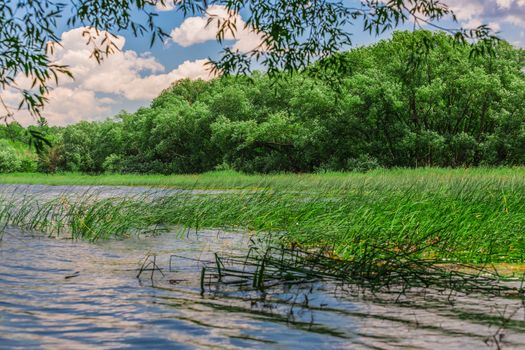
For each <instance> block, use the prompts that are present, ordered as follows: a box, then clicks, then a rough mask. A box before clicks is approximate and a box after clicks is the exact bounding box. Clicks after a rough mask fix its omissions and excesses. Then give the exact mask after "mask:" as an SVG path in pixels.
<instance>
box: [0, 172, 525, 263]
mask: <svg viewBox="0 0 525 350" xmlns="http://www.w3.org/2000/svg"><path fill="white" fill-rule="evenodd" d="M522 175H523V170H522V169H517V170H510V169H508V170H507V169H502V170H494V171H492V170H474V171H472V172H470V171H469V170H464V171H461V170H457V171H445V170H443V171H441V170H435V169H431V170H420V171H392V172H385V171H382V172H377V173H373V174H365V175H363V174H355V175H350V176H348V175H341V174H327V175H304V177H301V176H297V177H295V176H290V175H279V176H275V177H273V178H272V180H271V181H273V182H271V183H269V182H268V179H266V180H264V181H262V182H260V183H257V182H253V183H251V184H250V185H249V186H248V185H246V183H243V188H245V189H244V190H240V191H229V192H213V191H212V192H210V193H202V192H185V193H177V194H173V195H170V196H166V197H158V196H147V195H141V196H136V197H131V198H115V199H104V200H98V199H96V198H92V197H90V196H86V197H84V198H81V199H79V200H78V201H72V200H68V199H67V198H62V199H57V200H53V201H50V202H47V203H35V201H36V202H37V199H32V200H25V201H24V202H23V203H15V204H13V203H8V201H6V200H4V201H3V204H2V209H1V211H0V222H2V223H4V224H10V225H16V226H19V227H22V228H24V229H30V230H37V231H42V232H46V233H48V234H53V235H65V234H69V235H71V236H72V237H74V238H84V239H88V240H96V239H105V238H110V237H117V238H120V237H126V236H129V235H131V234H135V233H137V232H144V231H146V232H147V231H151V230H153V231H157V230H159V228H165V227H166V226H171V227H176V228H177V230H178V231H177V232H182V231H181V230H182V229H187V228H191V229H197V230H198V229H199V228H223V229H227V230H241V231H253V232H258V233H261V234H264V233H270V232H272V233H276V232H278V233H281V234H282V235H280V237H281V239H282V240H285V241H286V242H288V243H290V244H300V245H304V246H319V245H322V246H328V247H330V249H331V251H332V253H333V254H334V255H337V256H339V257H341V258H345V259H352V258H355V257H356V256H360V255H362V254H366V252H367V250H368V249H369V248H370V247H371V246H373V247H374V249H375V250H376V251H377V250H378V249H379V250H380V249H384V250H390V251H405V252H411V253H414V254H417V255H418V256H419V257H422V258H429V259H441V261H463V262H501V261H504V262H523V261H524V252H525V178H524V177H523V176H522ZM208 176H212V175H208ZM305 178H307V180H305ZM279 181H280V182H279ZM197 187H198V188H201V189H202V188H203V187H204V186H199V185H197ZM211 187H212V188H216V186H213V185H212V186H211ZM240 188H241V187H240ZM246 188H248V189H246ZM35 206H36V207H38V210H35V209H34V208H35Z"/></svg>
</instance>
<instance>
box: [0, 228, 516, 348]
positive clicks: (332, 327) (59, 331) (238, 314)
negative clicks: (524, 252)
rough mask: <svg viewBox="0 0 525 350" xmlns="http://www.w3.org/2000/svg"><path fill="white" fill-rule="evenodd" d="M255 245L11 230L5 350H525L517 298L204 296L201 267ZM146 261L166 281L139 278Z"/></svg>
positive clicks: (2, 305) (202, 236)
mask: <svg viewBox="0 0 525 350" xmlns="http://www.w3.org/2000/svg"><path fill="white" fill-rule="evenodd" d="M248 239H249V237H248V236H247V235H243V234H241V233H225V232H217V231H213V230H210V231H200V232H198V233H195V232H192V233H190V234H188V235H187V236H184V237H178V236H176V235H175V234H173V233H166V234H163V235H161V236H156V237H142V238H133V239H128V240H124V241H108V242H99V243H95V244H90V243H86V242H79V241H71V240H64V239H62V240H59V239H51V238H47V237H40V236H38V235H34V234H33V235H30V234H28V233H24V232H20V231H18V230H17V229H16V228H8V229H7V231H6V232H5V234H4V237H3V240H2V241H1V243H0V349H17V348H19V349H28V348H42V349H90V348H93V349H117V348H119V349H120V348H130V349H133V348H137V349H139V348H141V349H142V348H149V349H166V348H177V349H179V348H181V349H184V348H190V349H193V348H218V349H220V348H225V349H236V348H260V349H267V348H271V349H296V348H301V349H330V348H332V349H369V348H376V349H377V348H379V349H396V348H400V347H403V348H413V349H445V348H446V349H480V348H481V349H483V348H487V349H490V348H494V349H495V348H498V346H499V347H501V348H503V349H519V348H525V313H524V310H523V307H522V303H521V300H519V299H517V298H511V297H508V298H503V297H498V298H496V297H492V298H488V297H486V296H479V295H470V296H464V295H454V296H453V297H452V298H449V295H448V291H441V292H431V293H421V292H420V291H414V292H412V293H409V294H407V295H406V296H405V297H403V298H401V299H400V300H397V302H396V300H395V299H397V298H395V296H391V295H376V296H374V295H371V294H370V293H365V294H362V293H355V292H351V291H341V290H337V291H336V290H335V287H334V286H333V285H330V284H320V283H313V284H311V285H305V286H276V287H275V288H274V289H273V290H270V291H268V292H267V293H263V294H261V293H253V292H250V293H247V292H242V291H239V290H237V289H236V288H235V287H234V286H224V288H222V289H221V288H219V289H217V290H206V292H205V293H204V294H203V295H201V284H200V271H201V267H202V265H203V264H204V263H203V262H204V261H206V260H213V253H215V252H223V253H224V254H229V253H231V252H243V251H245V250H246V247H247V246H248ZM148 255H149V256H153V255H155V256H156V258H155V259H156V260H155V261H156V264H157V265H158V266H159V267H160V268H162V271H163V272H162V273H161V272H159V271H155V270H148V271H143V273H142V274H141V275H140V278H137V274H138V270H139V269H140V267H141V266H142V265H143V262H144V259H145V257H146V256H148ZM174 255H176V257H173V256H174ZM170 257H173V258H171V270H170V268H169V266H170ZM183 257H186V258H191V259H184V258H183ZM152 259H153V258H152V257H150V258H149V259H147V260H146V261H151V260H152Z"/></svg>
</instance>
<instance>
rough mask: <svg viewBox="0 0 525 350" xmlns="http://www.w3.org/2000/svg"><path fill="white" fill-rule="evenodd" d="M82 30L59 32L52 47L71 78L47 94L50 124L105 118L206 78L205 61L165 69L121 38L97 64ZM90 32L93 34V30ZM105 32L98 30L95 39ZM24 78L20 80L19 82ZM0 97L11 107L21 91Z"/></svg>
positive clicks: (22, 117)
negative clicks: (173, 87) (175, 85)
mask: <svg viewBox="0 0 525 350" xmlns="http://www.w3.org/2000/svg"><path fill="white" fill-rule="evenodd" d="M85 32H86V29H85V28H76V29H73V30H70V31H68V32H65V33H63V34H62V37H61V46H57V47H56V48H55V52H54V53H53V55H52V57H51V59H52V60H53V61H54V62H56V63H59V64H65V65H68V66H69V67H70V70H71V72H72V73H73V76H74V80H70V79H69V78H65V77H64V78H62V79H61V80H60V82H59V86H58V87H56V88H54V89H53V90H52V91H51V92H50V93H49V95H48V96H47V97H48V99H49V103H48V104H46V106H45V108H44V113H43V115H44V116H45V117H46V118H47V119H48V121H49V122H50V124H53V125H64V124H69V123H73V122H77V121H79V120H99V119H103V118H105V117H108V116H110V115H111V114H113V113H115V111H118V110H120V109H125V108H126V107H127V106H128V105H129V104H130V103H133V104H135V105H137V104H141V103H142V104H144V103H146V102H147V101H149V100H151V99H153V98H155V97H156V96H157V95H158V94H159V93H160V92H161V91H162V90H164V89H166V88H167V87H169V86H170V85H171V84H172V83H173V82H175V81H177V80H180V79H184V78H189V79H209V78H210V73H209V71H208V69H207V67H206V62H207V60H196V61H185V62H184V63H182V64H181V65H179V66H178V67H177V68H176V69H174V70H172V71H168V72H166V69H165V67H164V66H163V65H162V64H160V63H159V62H158V61H157V60H156V59H155V58H154V57H153V56H152V55H151V54H148V53H145V54H138V53H137V52H135V51H132V50H124V46H125V43H126V40H125V38H124V37H115V38H114V41H115V44H116V46H117V48H118V49H119V50H120V51H116V52H115V53H114V54H112V55H110V56H108V57H107V58H104V60H103V61H102V62H101V63H100V64H98V63H97V62H96V61H95V60H94V59H93V58H90V54H91V49H92V46H91V45H86V36H85ZM90 34H91V35H93V36H96V33H92V32H91V33H90ZM104 34H105V33H103V32H102V33H99V38H97V39H96V40H100V35H104ZM23 80H24V79H20V82H21V83H20V84H21V85H23V84H24V82H23ZM1 96H2V98H3V99H4V100H5V101H6V102H7V103H8V104H9V105H10V106H17V105H18V102H19V99H20V95H19V94H17V93H15V92H14V91H2V92H1ZM0 109H1V107H0ZM1 114H3V113H2V111H1V110H0V115H1ZM17 118H18V119H20V120H21V121H22V122H24V123H26V124H27V123H28V122H30V121H31V119H30V117H28V116H27V115H23V114H20V113H19V114H18V117H17Z"/></svg>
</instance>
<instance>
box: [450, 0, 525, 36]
mask: <svg viewBox="0 0 525 350" xmlns="http://www.w3.org/2000/svg"><path fill="white" fill-rule="evenodd" d="M445 3H446V4H447V5H449V7H450V8H451V9H452V10H453V11H454V12H455V13H456V15H457V17H458V20H460V21H461V22H462V23H464V24H469V23H470V24H476V23H491V24H492V26H493V27H494V29H496V30H497V29H498V28H500V27H501V25H502V24H504V23H509V24H514V25H516V26H520V27H525V0H446V1H445Z"/></svg>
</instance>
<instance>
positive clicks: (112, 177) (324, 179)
mask: <svg viewBox="0 0 525 350" xmlns="http://www.w3.org/2000/svg"><path fill="white" fill-rule="evenodd" d="M524 177H525V167H517V168H470V169H462V168H461V169H445V168H419V169H392V170H385V169H378V170H374V171H370V172H368V173H366V174H363V173H340V172H329V173H320V174H293V175H292V174H275V175H246V174H241V173H238V172H235V171H214V172H208V173H204V174H196V175H191V174H190V175H136V174H102V175H86V174H79V173H59V174H41V173H13V174H1V176H0V183H1V184H39V185H84V186H95V185H98V186H146V187H163V188H181V189H194V188H204V189H245V188H272V189H282V190H292V189H298V190H311V189H312V188H316V187H317V186H322V187H324V186H333V187H346V186H353V185H354V184H355V183H360V182H366V183H376V182H377V183H381V182H394V183H405V182H409V183H413V182H427V181H428V180H429V179H432V180H433V181H437V182H438V183H446V182H448V181H451V180H458V179H459V180H461V179H464V178H469V179H480V180H482V181H486V180H491V181H503V182H520V181H521V179H523V178H524Z"/></svg>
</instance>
